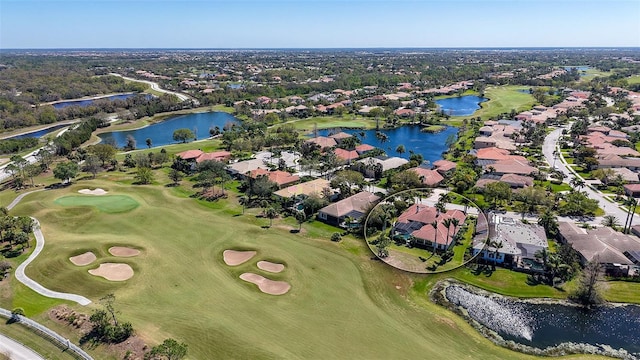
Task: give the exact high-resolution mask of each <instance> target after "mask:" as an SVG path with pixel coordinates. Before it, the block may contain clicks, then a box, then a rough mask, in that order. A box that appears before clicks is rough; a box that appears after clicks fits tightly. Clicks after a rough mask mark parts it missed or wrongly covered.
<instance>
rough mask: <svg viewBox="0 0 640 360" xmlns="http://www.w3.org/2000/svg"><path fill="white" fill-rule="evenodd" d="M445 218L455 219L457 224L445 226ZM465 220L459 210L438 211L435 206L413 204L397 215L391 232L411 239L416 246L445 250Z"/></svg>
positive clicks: (452, 242)
mask: <svg viewBox="0 0 640 360" xmlns="http://www.w3.org/2000/svg"><path fill="white" fill-rule="evenodd" d="M446 219H457V220H458V224H459V225H458V226H457V227H453V226H451V227H449V228H447V227H446V226H445V225H444V221H445V220H446ZM465 220H466V215H465V214H464V212H462V211H460V210H447V211H446V212H445V213H440V212H439V211H438V210H437V209H436V208H435V207H432V206H427V205H422V204H414V205H411V206H410V207H409V208H408V209H407V210H406V211H405V212H403V213H402V214H401V215H400V216H399V217H398V220H397V221H396V222H395V224H394V226H393V234H394V236H401V237H404V238H405V239H406V240H409V239H413V242H414V245H417V246H424V247H426V248H434V247H435V248H436V249H438V250H447V249H449V248H450V247H451V246H452V245H453V244H454V243H455V241H454V239H455V238H456V235H457V234H458V231H459V230H460V227H461V226H462V224H464V222H465ZM432 223H435V224H436V227H433V225H431V224H432Z"/></svg>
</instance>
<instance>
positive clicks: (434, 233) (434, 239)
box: [431, 221, 438, 254]
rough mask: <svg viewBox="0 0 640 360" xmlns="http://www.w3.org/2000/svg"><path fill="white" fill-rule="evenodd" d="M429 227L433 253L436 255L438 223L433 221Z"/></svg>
mask: <svg viewBox="0 0 640 360" xmlns="http://www.w3.org/2000/svg"><path fill="white" fill-rule="evenodd" d="M431 226H433V230H434V231H433V253H434V254H435V253H436V247H437V246H438V243H437V239H438V222H437V221H433V222H431Z"/></svg>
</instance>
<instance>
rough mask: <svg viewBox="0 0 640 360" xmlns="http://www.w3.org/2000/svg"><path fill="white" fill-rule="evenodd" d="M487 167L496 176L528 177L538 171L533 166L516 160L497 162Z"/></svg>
mask: <svg viewBox="0 0 640 360" xmlns="http://www.w3.org/2000/svg"><path fill="white" fill-rule="evenodd" d="M488 167H493V169H494V170H495V172H496V173H498V174H519V175H529V174H531V173H533V172H536V171H537V170H538V169H536V168H534V167H533V166H530V165H529V163H528V162H527V161H526V160H525V161H521V160H518V159H507V160H499V161H497V162H495V163H493V164H491V165H488V166H487V168H488Z"/></svg>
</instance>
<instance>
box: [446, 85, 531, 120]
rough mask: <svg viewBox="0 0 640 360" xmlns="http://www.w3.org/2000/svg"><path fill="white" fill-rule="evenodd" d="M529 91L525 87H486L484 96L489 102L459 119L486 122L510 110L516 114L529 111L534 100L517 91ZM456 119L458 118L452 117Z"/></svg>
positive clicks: (529, 95) (528, 95)
mask: <svg viewBox="0 0 640 360" xmlns="http://www.w3.org/2000/svg"><path fill="white" fill-rule="evenodd" d="M525 89H529V88H528V87H526V86H511V85H505V86H490V87H487V88H486V90H485V93H484V96H485V97H486V98H488V99H489V101H486V102H483V103H482V104H480V106H481V107H482V108H481V109H480V110H478V111H476V112H474V113H473V114H472V115H470V116H464V117H459V118H461V119H463V118H466V119H469V118H474V117H478V116H479V117H481V118H482V119H483V120H486V119H488V118H490V117H495V116H497V115H499V114H502V113H508V112H510V111H511V110H512V109H513V110H516V111H518V112H520V111H524V110H527V109H530V108H531V107H532V106H533V105H534V104H535V99H534V98H533V96H532V95H531V94H525V93H523V92H520V91H518V90H525ZM454 118H455V119H457V118H458V117H454Z"/></svg>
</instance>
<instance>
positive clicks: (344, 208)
mask: <svg viewBox="0 0 640 360" xmlns="http://www.w3.org/2000/svg"><path fill="white" fill-rule="evenodd" d="M378 200H380V197H379V196H377V195H375V194H372V193H370V192H366V191H363V192H360V193H357V194H355V195H352V196H349V197H348V198H346V199H342V200H340V201H338V202H335V203H333V204H329V205H327V206H325V207H323V208H322V209H320V210H319V211H318V219H319V220H320V221H322V222H325V223H327V224H329V225H333V226H343V225H344V226H352V224H343V222H344V220H345V218H346V217H350V218H351V219H352V220H353V221H354V222H357V223H358V224H360V220H361V219H362V218H363V217H364V215H365V214H366V213H367V211H368V210H369V209H370V208H371V207H373V205H375V204H376V203H377V202H378Z"/></svg>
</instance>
